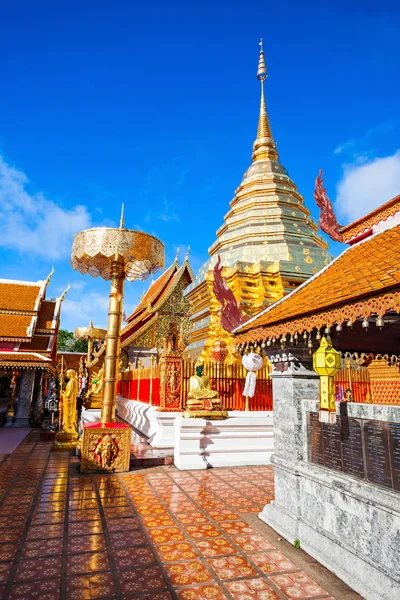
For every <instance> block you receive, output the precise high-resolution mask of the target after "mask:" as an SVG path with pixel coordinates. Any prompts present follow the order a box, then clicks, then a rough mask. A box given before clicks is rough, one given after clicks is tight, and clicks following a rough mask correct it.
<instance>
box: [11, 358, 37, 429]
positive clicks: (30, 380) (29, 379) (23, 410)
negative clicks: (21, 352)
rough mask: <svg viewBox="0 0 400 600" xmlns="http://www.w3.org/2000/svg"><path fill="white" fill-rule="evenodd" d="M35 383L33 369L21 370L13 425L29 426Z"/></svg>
mask: <svg viewBox="0 0 400 600" xmlns="http://www.w3.org/2000/svg"><path fill="white" fill-rule="evenodd" d="M34 384H35V371H34V370H33V369H32V370H29V371H23V372H22V375H21V380H20V385H19V392H18V401H17V411H16V414H15V421H14V423H13V427H30V422H29V417H30V412H31V404H32V398H33V388H34Z"/></svg>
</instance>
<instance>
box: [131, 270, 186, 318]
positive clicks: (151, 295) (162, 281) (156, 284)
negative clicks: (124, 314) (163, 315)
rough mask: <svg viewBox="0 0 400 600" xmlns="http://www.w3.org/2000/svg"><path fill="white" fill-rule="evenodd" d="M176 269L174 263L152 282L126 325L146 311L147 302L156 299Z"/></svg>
mask: <svg viewBox="0 0 400 600" xmlns="http://www.w3.org/2000/svg"><path fill="white" fill-rule="evenodd" d="M177 268H178V267H177V264H176V263H175V262H174V263H173V264H172V265H171V266H170V267H169V268H168V269H167V270H166V271H164V273H162V274H161V275H160V277H158V278H157V279H156V280H155V281H153V283H152V284H151V286H150V287H149V289H148V290H147V292H146V293H145V295H144V296H143V298H142V299H141V301H140V302H139V304H138V305H137V307H136V308H135V310H134V311H133V313H132V314H131V315H130V316H129V317H128V318H127V322H128V323H130V322H131V321H134V320H135V318H136V317H137V316H138V315H139V314H140V313H141V312H142V311H144V310H146V307H147V303H148V302H149V300H150V301H153V302H154V301H155V300H156V299H157V298H158V296H159V295H160V294H161V292H162V291H163V290H164V288H165V286H166V285H167V284H168V282H169V280H170V279H171V277H172V276H173V275H174V274H175V272H176V270H177Z"/></svg>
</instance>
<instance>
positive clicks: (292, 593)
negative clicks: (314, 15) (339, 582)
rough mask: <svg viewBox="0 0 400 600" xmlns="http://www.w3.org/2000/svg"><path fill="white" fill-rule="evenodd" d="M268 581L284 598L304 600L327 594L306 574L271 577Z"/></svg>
mask: <svg viewBox="0 0 400 600" xmlns="http://www.w3.org/2000/svg"><path fill="white" fill-rule="evenodd" d="M270 580H271V581H272V582H273V583H274V584H275V585H276V586H277V587H278V588H279V589H280V590H281V592H282V593H283V594H284V597H285V598H290V600H292V599H296V598H300V599H304V598H315V597H318V596H324V595H326V594H327V592H326V591H325V590H324V589H322V588H321V587H320V586H319V585H317V584H316V583H315V581H313V580H312V579H311V577H309V576H308V575H307V574H306V573H304V572H303V571H301V572H300V573H291V574H290V575H277V576H271V577H270Z"/></svg>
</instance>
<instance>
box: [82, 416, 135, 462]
mask: <svg viewBox="0 0 400 600" xmlns="http://www.w3.org/2000/svg"><path fill="white" fill-rule="evenodd" d="M130 443H131V428H130V427H128V426H127V427H112V426H110V427H108V426H101V425H99V426H97V427H93V428H92V427H84V429H83V436H82V443H81V467H80V469H81V473H89V472H93V471H108V472H112V473H123V472H125V471H129V463H130Z"/></svg>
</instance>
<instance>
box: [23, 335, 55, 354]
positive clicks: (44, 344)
mask: <svg viewBox="0 0 400 600" xmlns="http://www.w3.org/2000/svg"><path fill="white" fill-rule="evenodd" d="M49 342H50V336H49V335H34V336H33V338H32V340H31V341H30V342H22V344H21V345H20V347H19V349H20V351H21V352H47V351H48V352H50V350H47V348H48V347H49Z"/></svg>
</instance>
